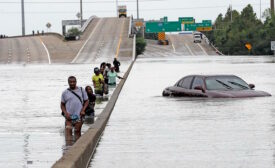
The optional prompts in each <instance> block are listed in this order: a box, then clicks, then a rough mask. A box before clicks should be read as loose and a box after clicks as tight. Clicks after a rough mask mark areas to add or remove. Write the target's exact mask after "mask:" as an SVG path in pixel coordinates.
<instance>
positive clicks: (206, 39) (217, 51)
mask: <svg viewBox="0 0 275 168" xmlns="http://www.w3.org/2000/svg"><path fill="white" fill-rule="evenodd" d="M203 36H204V37H205V41H206V43H207V44H208V45H210V46H211V47H212V48H213V49H214V50H215V52H216V53H217V54H219V55H224V54H223V53H222V52H220V51H219V50H218V49H217V48H216V47H215V46H214V44H213V43H211V42H210V41H209V39H208V38H207V37H206V35H205V34H203Z"/></svg>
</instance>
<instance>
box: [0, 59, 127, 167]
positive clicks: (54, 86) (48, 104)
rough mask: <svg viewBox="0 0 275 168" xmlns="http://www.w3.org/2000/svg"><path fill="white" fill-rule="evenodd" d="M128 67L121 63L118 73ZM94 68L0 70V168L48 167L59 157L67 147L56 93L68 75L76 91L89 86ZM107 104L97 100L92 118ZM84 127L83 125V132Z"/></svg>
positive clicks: (19, 67)
mask: <svg viewBox="0 0 275 168" xmlns="http://www.w3.org/2000/svg"><path fill="white" fill-rule="evenodd" d="M127 64H128V62H123V63H122V67H121V71H122V74H123V72H124V71H125V70H126V69H127ZM95 66H99V64H96V65H92V64H81V65H80V64H79V65H71V64H67V65H61V64H60V65H35V64H34V65H28V64H26V65H19V64H18V65H17V64H12V65H1V66H0V71H1V74H0V80H1V83H0V94H1V96H0V102H1V103H0V114H1V122H0V148H1V150H0V167H7V168H16V167H51V166H52V165H53V164H54V163H55V162H56V161H57V160H58V159H59V158H60V157H61V156H62V155H63V153H64V152H65V151H66V150H67V149H68V147H66V145H65V136H64V118H63V117H62V116H61V110H60V101H61V93H62V91H63V90H65V89H66V88H68V84H67V78H68V77H69V76H70V75H74V76H76V77H77V80H78V86H82V87H85V86H86V85H91V84H92V81H91V77H92V74H93V68H94V67H95ZM122 74H121V75H122ZM113 90H114V88H110V90H109V91H110V93H112V91H113ZM106 103H107V101H97V104H96V107H95V108H96V109H95V115H96V116H98V114H99V113H101V111H102V109H103V108H104V107H105V105H106ZM89 127H90V124H84V125H83V127H82V133H84V132H85V131H86V130H87V129H88V128H89Z"/></svg>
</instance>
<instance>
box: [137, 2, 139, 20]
mask: <svg viewBox="0 0 275 168" xmlns="http://www.w3.org/2000/svg"><path fill="white" fill-rule="evenodd" d="M137 19H139V5H138V0H137Z"/></svg>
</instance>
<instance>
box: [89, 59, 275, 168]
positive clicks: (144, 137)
mask: <svg viewBox="0 0 275 168" xmlns="http://www.w3.org/2000/svg"><path fill="white" fill-rule="evenodd" d="M274 73H275V58H274V57H256V56H250V57H248V56H232V57H227V56H210V57H206V56H186V57H181V56H169V58H168V57H166V58H164V57H162V58H160V57H148V55H147V56H146V57H140V58H139V59H137V61H136V63H135V64H134V66H133V69H132V71H131V73H130V75H129V77H128V80H127V81H126V83H125V85H124V88H123V90H122V92H121V94H120V96H119V99H118V101H117V103H116V106H115V108H114V111H113V113H112V115H111V117H110V120H109V122H108V124H107V127H106V129H105V131H104V133H103V136H102V138H101V140H100V142H99V145H98V147H97V149H96V152H95V155H94V157H93V158H92V160H91V163H90V167H93V168H103V167H106V168H107V167H112V168H114V167H117V168H121V167H125V168H128V167H131V168H134V167H136V168H139V167H150V168H159V167H163V168H164V167H173V168H177V167H180V168H191V167H194V168H213V167H222V168H236V167H243V168H259V167H261V168H271V167H275V106H274V102H275V75H274ZM190 74H234V75H237V76H239V77H241V78H243V79H244V80H245V81H246V82H248V83H253V84H255V86H256V90H263V91H267V92H269V93H271V94H272V95H273V96H272V97H261V98H244V99H239V98H238V99H205V98H172V97H168V98H167V97H162V95H161V94H162V91H163V89H164V88H165V87H168V86H171V85H174V84H175V83H176V82H177V81H178V80H179V79H180V78H182V77H183V76H186V75H190Z"/></svg>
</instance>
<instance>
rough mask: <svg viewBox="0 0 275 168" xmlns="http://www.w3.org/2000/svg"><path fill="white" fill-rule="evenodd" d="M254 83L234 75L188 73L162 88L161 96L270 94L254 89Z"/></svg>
mask: <svg viewBox="0 0 275 168" xmlns="http://www.w3.org/2000/svg"><path fill="white" fill-rule="evenodd" d="M254 88H255V85H254V84H247V83H246V82H245V81H244V80H243V79H241V78H240V77H237V76H235V75H190V76H186V77H184V78H182V79H180V80H179V81H178V82H177V83H176V84H175V85H174V86H170V87H167V88H165V89H164V91H163V92H162V95H163V96H178V97H205V98H245V97H264V96H271V94H269V93H267V92H264V91H256V90H254Z"/></svg>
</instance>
